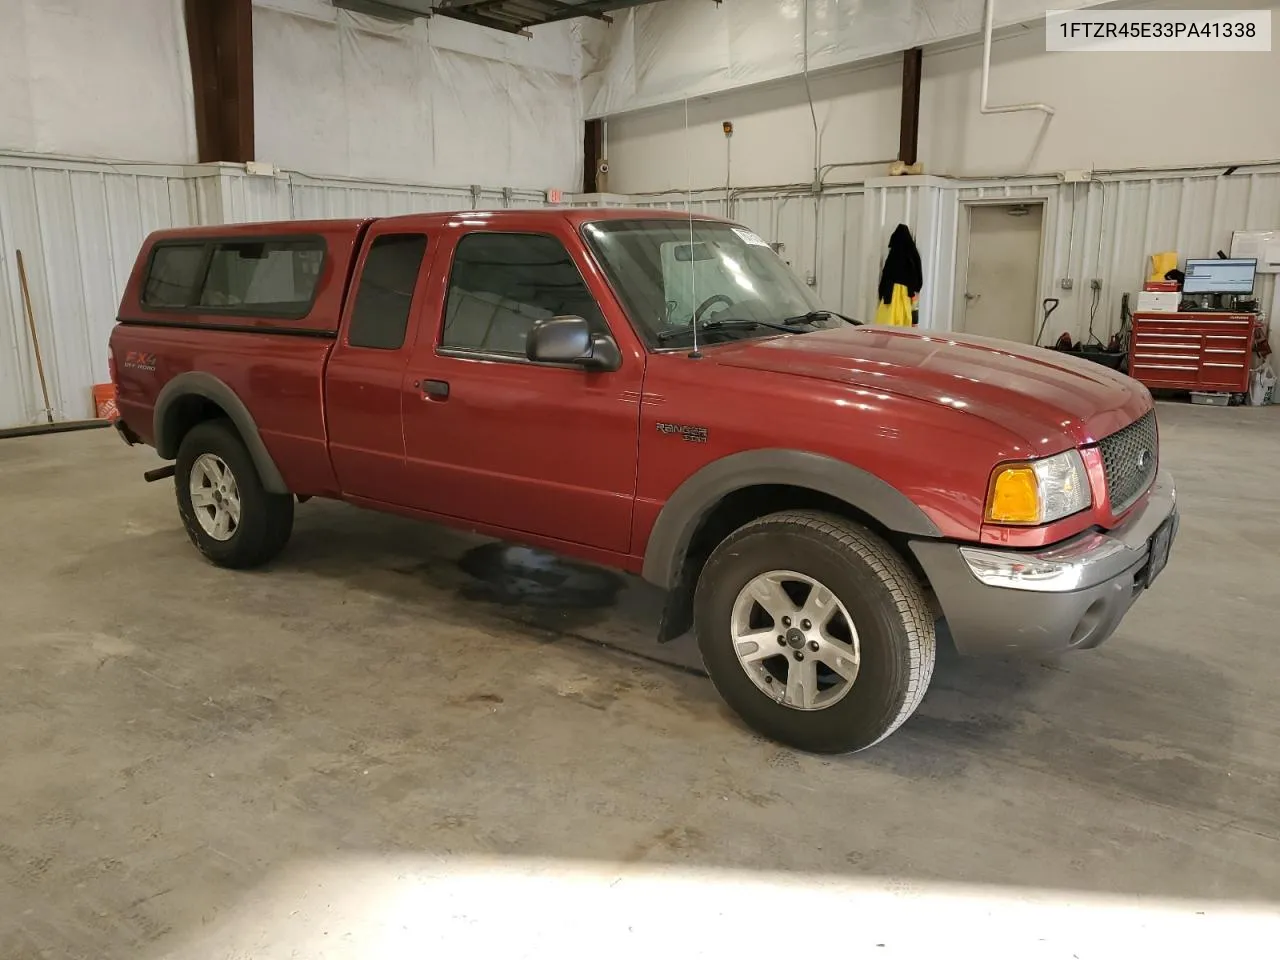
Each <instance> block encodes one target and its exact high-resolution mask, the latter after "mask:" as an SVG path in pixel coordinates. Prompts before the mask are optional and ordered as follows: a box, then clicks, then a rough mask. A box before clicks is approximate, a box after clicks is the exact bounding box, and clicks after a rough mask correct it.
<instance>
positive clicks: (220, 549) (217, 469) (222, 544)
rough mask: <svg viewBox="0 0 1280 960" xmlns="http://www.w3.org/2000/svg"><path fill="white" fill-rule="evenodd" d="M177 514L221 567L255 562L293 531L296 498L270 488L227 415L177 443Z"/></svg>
mask: <svg viewBox="0 0 1280 960" xmlns="http://www.w3.org/2000/svg"><path fill="white" fill-rule="evenodd" d="M174 485H175V490H176V493H177V497H178V513H179V515H180V516H181V517H182V523H183V526H185V527H186V529H187V536H188V537H190V538H191V542H192V543H194V544H195V545H196V547H197V549H199V551H200V552H201V553H203V554H204V555H205V556H206V557H208V558H209V559H210V560H212V561H213V562H214V563H216V564H217V565H218V566H220V567H232V568H246V567H256V566H259V565H261V564H264V563H266V562H267V561H268V560H271V559H272V558H273V557H275V556H276V555H277V554H278V553H279V552H280V551H281V550H282V549H284V545H285V543H287V542H288V540H289V535H290V534H291V533H292V532H293V498H292V497H291V496H289V495H288V494H274V493H268V492H267V491H266V490H265V489H264V488H263V486H262V478H261V477H259V476H258V470H257V468H256V467H255V466H254V465H253V457H251V456H250V455H249V451H248V449H247V448H246V447H245V445H244V442H243V441H242V440H241V439H240V436H239V434H237V433H236V430H235V428H234V427H233V426H232V425H231V423H230V422H228V421H226V420H211V421H206V422H204V423H199V424H197V425H196V426H194V427H192V428H191V430H190V432H188V433H187V435H186V436H185V437H183V439H182V444H181V446H180V447H179V448H178V460H177V464H176V469H175V473H174Z"/></svg>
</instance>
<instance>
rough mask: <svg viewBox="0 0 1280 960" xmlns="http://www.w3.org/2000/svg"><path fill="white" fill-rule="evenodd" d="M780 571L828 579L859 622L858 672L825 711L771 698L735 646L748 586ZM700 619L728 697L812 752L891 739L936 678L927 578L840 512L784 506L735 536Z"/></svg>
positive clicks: (711, 666)
mask: <svg viewBox="0 0 1280 960" xmlns="http://www.w3.org/2000/svg"><path fill="white" fill-rule="evenodd" d="M780 570H782V571H794V572H795V573H799V574H803V575H805V576H808V577H811V578H813V579H814V580H816V581H818V582H819V583H822V584H824V585H825V586H826V587H827V588H828V589H830V590H831V592H832V593H834V594H835V596H836V598H837V599H838V600H839V601H840V602H841V603H842V604H843V605H844V607H845V609H846V610H847V611H848V613H849V616H850V618H851V619H852V621H853V623H854V626H855V627H856V629H857V633H858V639H859V644H860V647H861V663H860V665H859V667H858V672H857V675H856V677H855V678H854V680H853V682H852V685H851V686H850V688H849V691H848V693H847V694H846V695H845V696H844V697H843V699H840V700H838V701H836V702H834V703H832V704H831V705H829V706H827V707H825V708H823V709H816V710H799V709H795V708H793V707H791V706H788V705H786V704H784V703H781V702H779V700H778V699H777V698H776V697H771V696H769V695H767V694H766V693H765V692H764V691H763V690H762V689H761V688H760V687H759V686H757V685H756V683H755V682H754V681H753V680H752V679H751V677H749V676H748V674H747V671H746V669H744V667H743V664H742V663H741V662H739V660H738V656H737V654H736V653H735V651H734V644H733V633H732V629H731V621H732V612H733V607H734V603H735V601H736V600H737V598H738V595H739V593H740V592H741V591H742V590H743V589H744V588H745V587H746V586H747V584H749V583H750V582H751V581H752V580H753V579H755V578H756V577H757V576H759V575H760V574H763V573H768V572H770V571H780ZM694 617H695V625H696V629H697V636H698V646H699V648H700V650H701V651H702V659H703V662H704V664H705V665H706V667H707V672H708V673H709V674H710V675H711V680H712V682H713V683H714V684H715V686H716V689H717V690H718V691H719V692H720V695H721V696H722V697H723V698H724V699H725V702H727V703H728V704H729V706H730V707H732V708H733V710H734V711H736V712H737V714H738V715H739V716H740V717H742V719H743V720H744V721H745V722H746V723H747V724H748V726H750V727H751V728H752V729H754V730H756V731H758V732H759V733H761V734H763V735H764V736H766V737H769V738H770V739H773V740H777V741H779V742H780V743H784V744H787V745H788V746H792V747H795V748H797V749H800V750H805V751H808V752H811V753H851V752H854V751H857V750H864V749H866V748H867V747H870V746H872V745H873V744H875V743H878V742H879V741H881V740H883V739H884V738H885V737H887V736H888V735H889V734H891V733H892V732H893V731H894V730H896V729H897V728H898V727H899V726H900V725H901V724H902V723H903V722H904V721H905V720H906V719H907V718H908V717H909V716H911V714H912V713H913V712H914V711H915V709H916V707H917V706H919V704H920V700H921V699H922V698H923V697H924V693H925V690H926V689H927V688H928V686H929V680H930V678H931V677H932V675H933V665H934V659H935V657H936V652H937V642H936V638H935V635H934V620H933V616H932V614H931V613H930V610H929V605H928V602H927V601H926V599H925V595H924V591H923V589H922V588H921V586H920V583H919V581H918V580H917V579H916V577H915V575H914V574H913V573H912V571H911V570H910V569H909V568H908V567H907V565H906V564H905V563H904V562H903V560H902V558H901V557H900V556H899V555H898V554H897V553H896V552H895V551H894V550H893V548H891V547H890V546H889V545H888V544H887V543H885V542H884V541H883V540H882V539H880V538H879V537H877V536H876V535H875V534H873V533H871V532H870V531H869V530H867V529H865V528H864V527H861V526H859V525H858V524H856V523H853V522H851V521H849V520H846V519H844V518H843V517H839V516H835V515H831V514H824V513H817V512H810V511H792V512H785V513H775V514H772V515H770V516H767V517H762V518H760V519H759V520H755V521H753V522H751V523H749V524H747V525H746V526H744V527H742V528H741V529H739V530H737V531H736V532H735V533H733V534H731V535H730V536H729V537H728V538H726V539H725V541H724V542H723V543H721V544H720V545H719V546H718V547H717V548H716V549H715V551H714V552H713V553H712V554H711V557H710V559H709V560H708V561H707V564H706V566H705V567H704V568H703V571H702V575H701V577H700V578H699V580H698V588H697V593H696V595H695V599H694ZM787 655H790V656H794V655H795V654H794V653H793V652H791V651H789V650H788V649H787V648H783V660H782V662H783V663H785V664H786V666H787V668H788V670H789V669H790V663H789V662H787V660H786V659H785V657H786V656H787ZM773 662H775V663H776V662H777V661H773ZM766 682H768V681H766ZM784 682H785V681H784Z"/></svg>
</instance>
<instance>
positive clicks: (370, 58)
mask: <svg viewBox="0 0 1280 960" xmlns="http://www.w3.org/2000/svg"><path fill="white" fill-rule="evenodd" d="M253 27H254V73H255V86H256V99H255V111H256V127H257V151H256V152H257V155H258V158H259V159H261V160H263V161H265V162H269V163H274V164H276V165H277V166H283V167H289V168H292V169H298V170H304V171H307V172H308V173H315V174H328V175H334V176H348V177H365V178H386V179H396V180H412V181H420V182H437V183H439V182H444V183H457V184H464V185H465V184H471V183H485V184H502V185H505V186H512V187H526V188H542V189H546V188H549V187H557V188H559V189H562V190H569V189H573V188H575V187H576V186H577V185H578V184H579V183H581V180H582V147H581V144H582V127H581V124H582V107H581V102H580V96H579V86H578V78H577V77H578V71H579V69H580V54H579V43H578V39H577V28H576V27H575V26H572V25H569V24H551V25H548V26H545V27H539V28H538V30H537V31H536V32H535V34H534V37H533V39H532V40H530V39H526V38H522V37H512V36H507V35H504V34H500V33H496V32H495V31H492V30H485V29H483V28H480V27H476V26H474V25H472V24H466V23H458V22H456V21H451V20H447V19H445V18H439V17H438V18H433V19H431V20H425V19H419V20H414V21H412V22H410V23H391V22H388V21H384V20H379V19H376V18H373V17H368V16H364V15H361V14H355V13H351V12H350V11H346V10H336V9H334V8H333V7H332V6H330V5H329V4H327V3H321V2H319V0H259V2H258V3H257V4H256V5H255V8H254V19H253Z"/></svg>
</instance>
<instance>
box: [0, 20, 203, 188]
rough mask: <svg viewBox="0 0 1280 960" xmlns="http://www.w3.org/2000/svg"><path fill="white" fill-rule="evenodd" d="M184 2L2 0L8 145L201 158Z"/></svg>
mask: <svg viewBox="0 0 1280 960" xmlns="http://www.w3.org/2000/svg"><path fill="white" fill-rule="evenodd" d="M192 117H193V115H192V96H191V69H190V64H189V61H188V57H187V40H186V33H185V28H184V25H183V17H182V0H0V149H11V150H28V151H33V152H39V153H48V154H64V155H75V156H84V157H113V158H124V159H136V160H150V161H159V162H165V163H188V162H193V161H194V160H195V159H196V143H195V122H194V120H193V118H192Z"/></svg>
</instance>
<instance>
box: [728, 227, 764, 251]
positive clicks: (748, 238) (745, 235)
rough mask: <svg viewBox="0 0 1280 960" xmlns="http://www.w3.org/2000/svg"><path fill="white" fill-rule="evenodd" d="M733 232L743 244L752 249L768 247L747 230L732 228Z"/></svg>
mask: <svg viewBox="0 0 1280 960" xmlns="http://www.w3.org/2000/svg"><path fill="white" fill-rule="evenodd" d="M733 232H734V233H736V234H737V235H738V236H740V237H741V238H742V239H743V241H744V242H745V243H749V244H751V245H752V246H753V247H767V246H768V245H769V244H767V243H766V242H765V241H764V240H762V239H761V238H760V237H757V236H756V235H755V234H754V233H752V232H751V231H750V230H747V229H745V228H743V227H734V228H733Z"/></svg>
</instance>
